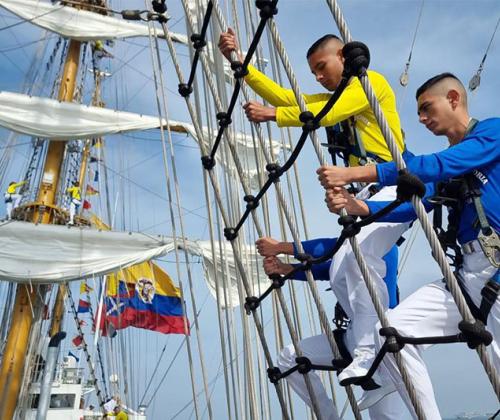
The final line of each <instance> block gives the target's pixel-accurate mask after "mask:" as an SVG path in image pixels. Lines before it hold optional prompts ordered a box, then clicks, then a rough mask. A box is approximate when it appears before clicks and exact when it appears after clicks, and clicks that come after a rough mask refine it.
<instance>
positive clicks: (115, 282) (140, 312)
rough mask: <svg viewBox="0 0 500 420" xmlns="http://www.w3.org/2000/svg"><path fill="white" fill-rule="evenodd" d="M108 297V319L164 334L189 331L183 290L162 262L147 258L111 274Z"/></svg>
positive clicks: (106, 303)
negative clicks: (184, 310)
mask: <svg viewBox="0 0 500 420" xmlns="http://www.w3.org/2000/svg"><path fill="white" fill-rule="evenodd" d="M107 284H108V285H107V291H106V299H105V308H106V316H105V317H103V318H105V320H106V321H107V323H108V324H109V323H110V324H112V325H113V326H114V328H115V329H117V330H118V329H122V328H126V327H129V326H132V327H136V328H144V329H147V330H151V331H157V332H161V333H164V334H189V324H188V321H187V319H185V316H184V312H183V308H182V300H181V294H180V290H179V289H178V288H177V287H175V285H174V284H173V282H172V279H171V278H170V277H169V275H168V274H167V273H166V272H165V271H163V270H162V269H161V268H160V267H159V266H158V265H156V264H154V263H152V262H145V263H142V264H138V265H135V266H132V267H129V268H127V269H124V270H121V271H119V272H118V273H115V274H112V275H110V276H109V277H108V283H107Z"/></svg>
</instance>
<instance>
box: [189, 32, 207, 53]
mask: <svg viewBox="0 0 500 420" xmlns="http://www.w3.org/2000/svg"><path fill="white" fill-rule="evenodd" d="M191 42H192V43H193V48H194V49H195V50H196V51H199V50H201V49H202V48H203V47H204V46H206V45H207V41H205V39H204V37H203V35H201V34H192V35H191Z"/></svg>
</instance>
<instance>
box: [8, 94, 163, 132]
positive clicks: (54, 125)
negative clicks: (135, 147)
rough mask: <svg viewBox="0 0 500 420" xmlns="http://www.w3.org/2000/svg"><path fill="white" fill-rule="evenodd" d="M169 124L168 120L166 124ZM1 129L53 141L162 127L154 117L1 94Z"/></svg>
mask: <svg viewBox="0 0 500 420" xmlns="http://www.w3.org/2000/svg"><path fill="white" fill-rule="evenodd" d="M162 124H163V125H165V124H166V123H165V121H164V120H163V121H162ZM0 126H2V127H5V128H8V129H9V130H12V131H16V132H18V133H21V134H27V135H29V136H34V137H41V138H46V139H50V140H70V139H79V138H90V137H100V136H105V135H109V134H115V133H123V132H126V131H134V130H147V129H149V128H157V127H159V126H160V119H159V118H158V117H154V116H147V115H139V114H133V113H130V112H123V111H115V110H112V109H106V108H99V107H93V106H86V105H80V104H75V103H71V102H59V101H57V100H55V99H48V98H40V97H36V96H28V95H23V94H19V93H12V92H0Z"/></svg>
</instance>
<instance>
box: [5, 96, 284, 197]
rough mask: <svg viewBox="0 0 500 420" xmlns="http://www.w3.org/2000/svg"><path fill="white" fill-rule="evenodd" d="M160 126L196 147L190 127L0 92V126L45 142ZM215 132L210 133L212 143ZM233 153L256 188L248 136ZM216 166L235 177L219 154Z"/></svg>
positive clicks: (254, 150) (253, 146)
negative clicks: (190, 141)
mask: <svg viewBox="0 0 500 420" xmlns="http://www.w3.org/2000/svg"><path fill="white" fill-rule="evenodd" d="M160 124H161V125H163V126H164V127H165V128H166V127H167V126H169V127H170V129H171V130H172V131H175V132H180V133H186V134H189V135H190V136H192V137H193V138H194V140H195V141H197V142H198V143H199V142H200V140H199V139H198V137H197V136H196V131H195V129H194V127H193V125H191V124H188V123H184V122H179V121H173V120H170V121H168V123H167V122H166V121H165V120H161V122H160V119H159V117H156V116H148V115H140V114H134V113H131V112H124V111H115V110H112V109H106V108H100V107H94V106H87V105H81V104H75V103H71V102H59V101H57V100H55V99H49V98H40V97H36V96H28V95H23V94H20V93H13V92H0V126H2V127H5V128H7V129H9V130H12V131H15V132H18V133H21V134H26V135H28V136H33V137H40V138H45V139H49V140H72V139H81V138H92V137H101V136H106V135H110V134H117V133H124V132H128V131H136V130H147V129H151V128H158V127H159V126H160ZM216 134H217V132H216V131H214V132H212V139H214V138H215V136H216ZM203 135H204V136H203V137H204V138H203V142H204V144H205V147H206V148H208V147H209V139H210V133H209V130H208V129H207V128H204V129H203ZM234 139H235V144H236V150H237V153H238V156H239V158H240V160H241V162H242V164H243V169H244V173H243V176H244V177H245V178H246V180H247V182H248V183H249V184H250V186H251V188H253V189H258V188H259V186H260V185H259V180H258V172H257V168H258V164H257V159H256V156H258V154H259V146H258V143H254V141H253V139H252V136H249V135H246V134H243V133H235V135H234ZM271 144H272V148H273V151H274V153H275V155H276V154H278V153H279V152H280V150H281V144H280V143H278V142H276V141H273V142H272V143H271ZM216 158H217V160H218V162H219V163H220V164H221V165H222V166H223V167H224V169H225V170H226V171H229V173H230V174H231V175H232V176H237V175H238V174H237V170H236V168H235V167H234V164H233V163H232V160H230V161H229V162H226V161H225V160H224V159H223V158H222V153H220V152H219V153H217V155H216Z"/></svg>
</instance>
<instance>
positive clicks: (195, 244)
mask: <svg viewBox="0 0 500 420" xmlns="http://www.w3.org/2000/svg"><path fill="white" fill-rule="evenodd" d="M177 243H178V245H179V247H182V245H183V241H180V240H178V241H177ZM215 246H216V250H215V256H214V255H212V250H211V247H210V242H208V241H187V242H186V250H187V251H188V253H189V254H190V255H194V256H199V257H201V258H202V259H203V268H204V272H205V281H206V284H207V287H208V289H209V290H210V292H211V293H212V295H213V296H214V297H215V296H216V287H217V286H216V285H217V284H218V287H219V293H220V299H221V305H222V307H234V306H238V305H239V304H240V298H239V295H238V287H237V282H238V281H239V279H238V275H237V270H236V266H235V261H234V256H233V252H232V249H231V246H230V245H229V243H223V244H222V248H223V249H224V253H225V254H224V257H223V258H221V257H220V254H219V247H220V245H219V244H218V243H216V244H215ZM173 250H174V240H173V238H170V237H165V236H150V235H146V234H142V233H135V232H133V233H129V232H114V231H103V230H96V229H89V228H79V227H71V228H68V227H67V226H58V225H44V224H39V225H35V224H33V223H26V222H17V221H10V222H3V223H1V224H0V280H6V281H11V282H16V283H34V284H35V283H36V284H48V283H59V282H64V281H72V280H78V279H82V278H88V277H92V276H99V275H103V274H107V273H111V272H114V271H117V270H119V269H123V268H126V267H129V266H132V265H135V264H140V263H142V262H144V261H149V260H151V259H153V258H157V257H160V256H162V255H166V254H168V253H169V252H172V251H173ZM242 252H243V255H244V256H245V261H248V270H247V273H249V276H248V278H249V281H251V282H252V288H253V292H254V293H255V294H256V295H259V294H261V293H262V292H263V291H264V290H265V289H266V288H267V287H268V286H269V284H270V283H269V280H268V279H267V277H266V275H265V274H264V272H263V270H262V269H261V264H260V259H261V258H260V257H257V259H256V251H255V247H254V246H250V245H248V246H246V247H243V250H242ZM257 263H258V265H259V269H257ZM225 285H226V288H224V286H225ZM224 290H226V292H224ZM226 298H227V301H226V300H225V299H226Z"/></svg>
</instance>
